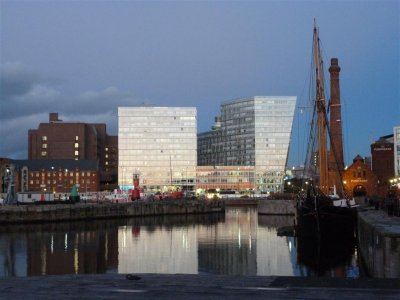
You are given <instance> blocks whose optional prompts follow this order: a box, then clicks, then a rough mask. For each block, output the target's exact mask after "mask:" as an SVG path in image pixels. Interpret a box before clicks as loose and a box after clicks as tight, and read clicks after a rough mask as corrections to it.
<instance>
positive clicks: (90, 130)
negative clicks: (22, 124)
mask: <svg viewBox="0 0 400 300" xmlns="http://www.w3.org/2000/svg"><path fill="white" fill-rule="evenodd" d="M28 159H29V160H97V161H98V165H99V170H100V189H101V190H111V189H114V188H116V186H117V174H118V171H117V170H118V137H117V136H110V135H108V134H107V131H106V124H88V123H81V122H63V121H62V120H60V119H59V118H58V113H50V115H49V122H48V123H40V124H39V127H38V129H30V130H29V132H28Z"/></svg>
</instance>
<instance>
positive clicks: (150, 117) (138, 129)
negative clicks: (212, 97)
mask: <svg viewBox="0 0 400 300" xmlns="http://www.w3.org/2000/svg"><path fill="white" fill-rule="evenodd" d="M196 119H197V110H196V108H193V107H119V108H118V145H119V149H118V152H119V153H118V154H119V155H118V156H119V163H118V184H119V186H120V187H121V188H122V189H129V188H132V186H133V175H134V174H137V175H138V176H139V184H140V187H142V188H144V190H145V191H166V190H180V189H183V190H187V189H193V186H194V183H195V176H196V164H197V142H196V141H197V120H196Z"/></svg>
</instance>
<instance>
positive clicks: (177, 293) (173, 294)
mask: <svg viewBox="0 0 400 300" xmlns="http://www.w3.org/2000/svg"><path fill="white" fill-rule="evenodd" d="M284 298H286V299H364V300H366V299H374V300H375V299H399V298H400V287H399V281H398V280H394V279H371V278H365V279H344V278H315V277H314V278H304V277H263V276H221V275H193V274H176V275H167V274H128V275H126V274H105V275H63V276H45V277H22V278H15V277H14V278H10V279H2V280H0V299H14V300H18V299H21V300H22V299H23V300H25V299H41V300H47V299H57V300H62V299H96V300H98V299H146V300H148V299H163V300H167V299H174V300H181V299H184V300H191V299H284Z"/></svg>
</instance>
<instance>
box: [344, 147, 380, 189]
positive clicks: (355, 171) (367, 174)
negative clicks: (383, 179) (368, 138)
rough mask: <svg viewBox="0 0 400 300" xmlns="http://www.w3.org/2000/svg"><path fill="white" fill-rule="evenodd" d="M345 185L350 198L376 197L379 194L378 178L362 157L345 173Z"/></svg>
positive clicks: (356, 159) (355, 159) (354, 160)
mask: <svg viewBox="0 0 400 300" xmlns="http://www.w3.org/2000/svg"><path fill="white" fill-rule="evenodd" d="M343 183H344V186H345V189H346V193H347V195H349V196H354V197H357V196H376V195H377V192H378V178H377V177H376V175H375V174H374V173H373V172H372V171H371V169H370V168H369V166H368V165H367V164H366V163H365V161H364V159H363V158H362V157H361V156H360V155H357V156H356V157H355V158H354V159H353V164H352V165H351V166H350V167H348V168H347V169H346V170H345V171H344V174H343Z"/></svg>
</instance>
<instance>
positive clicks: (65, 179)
mask: <svg viewBox="0 0 400 300" xmlns="http://www.w3.org/2000/svg"><path fill="white" fill-rule="evenodd" d="M67 176H68V169H65V178H64V181H65V193H67Z"/></svg>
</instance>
